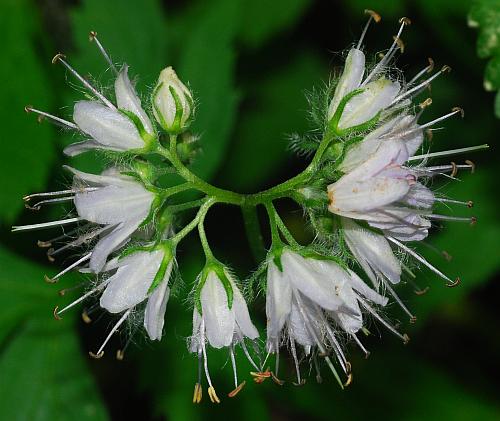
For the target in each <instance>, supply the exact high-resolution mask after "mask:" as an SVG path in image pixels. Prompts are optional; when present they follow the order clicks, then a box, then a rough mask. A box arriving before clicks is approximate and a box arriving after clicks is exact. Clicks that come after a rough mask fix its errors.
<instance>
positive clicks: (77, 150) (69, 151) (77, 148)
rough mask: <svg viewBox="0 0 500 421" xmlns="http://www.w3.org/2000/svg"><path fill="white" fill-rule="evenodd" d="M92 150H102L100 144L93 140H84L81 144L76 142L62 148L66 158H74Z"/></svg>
mask: <svg viewBox="0 0 500 421" xmlns="http://www.w3.org/2000/svg"><path fill="white" fill-rule="evenodd" d="M93 149H104V148H103V146H102V145H101V144H100V143H97V142H96V141H94V140H85V141H83V142H76V143H73V144H71V145H68V146H66V147H65V148H64V150H63V153H64V154H65V155H67V156H76V155H79V154H81V153H83V152H87V151H91V150H93Z"/></svg>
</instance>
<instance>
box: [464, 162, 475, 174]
mask: <svg viewBox="0 0 500 421" xmlns="http://www.w3.org/2000/svg"><path fill="white" fill-rule="evenodd" d="M465 163H466V164H468V165H470V167H471V168H470V170H471V171H470V172H471V173H472V174H474V171H475V170H476V164H474V162H472V161H471V160H469V159H466V160H465Z"/></svg>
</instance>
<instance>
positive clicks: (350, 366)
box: [345, 361, 352, 373]
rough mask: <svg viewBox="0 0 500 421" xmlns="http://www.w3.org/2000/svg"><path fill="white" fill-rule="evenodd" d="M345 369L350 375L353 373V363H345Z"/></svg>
mask: <svg viewBox="0 0 500 421" xmlns="http://www.w3.org/2000/svg"><path fill="white" fill-rule="evenodd" d="M345 369H346V371H347V372H348V373H350V372H351V370H352V365H351V363H350V362H349V361H346V362H345Z"/></svg>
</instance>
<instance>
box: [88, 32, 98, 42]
mask: <svg viewBox="0 0 500 421" xmlns="http://www.w3.org/2000/svg"><path fill="white" fill-rule="evenodd" d="M96 36H97V32H96V31H90V32H89V41H90V42H92V41H94V38H95V37H96Z"/></svg>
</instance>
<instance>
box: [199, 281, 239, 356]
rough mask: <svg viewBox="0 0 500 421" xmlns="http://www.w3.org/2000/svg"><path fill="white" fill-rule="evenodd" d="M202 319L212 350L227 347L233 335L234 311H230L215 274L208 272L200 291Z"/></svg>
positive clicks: (223, 291) (220, 283) (222, 288)
mask: <svg viewBox="0 0 500 421" xmlns="http://www.w3.org/2000/svg"><path fill="white" fill-rule="evenodd" d="M201 307H202V311H203V314H202V317H203V320H204V321H205V329H206V335H207V339H208V342H209V343H210V345H212V346H213V347H214V348H222V347H224V346H229V345H230V344H231V342H232V340H233V334H234V311H233V310H230V309H229V307H228V302H227V294H226V290H225V289H224V286H223V285H222V282H221V281H220V280H219V278H218V277H217V275H216V274H215V272H210V273H209V274H208V276H207V279H206V281H205V285H203V288H202V290H201Z"/></svg>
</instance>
